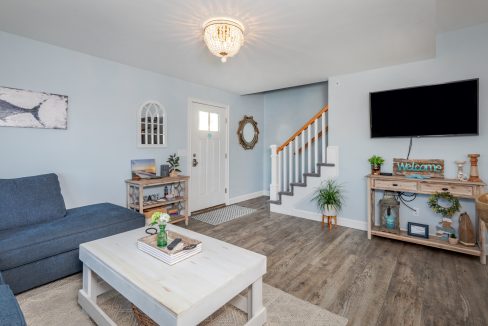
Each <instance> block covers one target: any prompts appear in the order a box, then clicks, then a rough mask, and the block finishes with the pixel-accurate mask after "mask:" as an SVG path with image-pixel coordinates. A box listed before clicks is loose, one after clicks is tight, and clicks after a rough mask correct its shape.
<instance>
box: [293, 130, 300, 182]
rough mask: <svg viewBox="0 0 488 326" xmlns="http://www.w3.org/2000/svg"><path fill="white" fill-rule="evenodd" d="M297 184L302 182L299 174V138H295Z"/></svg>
mask: <svg viewBox="0 0 488 326" xmlns="http://www.w3.org/2000/svg"><path fill="white" fill-rule="evenodd" d="M294 142H295V182H300V178H299V174H298V169H299V168H300V166H299V164H298V162H299V161H298V137H295V140H294Z"/></svg>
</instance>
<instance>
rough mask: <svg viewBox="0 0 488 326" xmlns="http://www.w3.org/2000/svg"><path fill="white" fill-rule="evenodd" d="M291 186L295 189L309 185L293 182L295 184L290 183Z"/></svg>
mask: <svg viewBox="0 0 488 326" xmlns="http://www.w3.org/2000/svg"><path fill="white" fill-rule="evenodd" d="M290 185H292V186H294V187H306V186H307V183H305V182H293V183H290Z"/></svg>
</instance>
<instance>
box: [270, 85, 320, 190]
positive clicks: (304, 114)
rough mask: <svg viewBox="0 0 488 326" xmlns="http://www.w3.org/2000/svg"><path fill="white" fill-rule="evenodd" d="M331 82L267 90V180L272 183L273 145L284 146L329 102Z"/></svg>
mask: <svg viewBox="0 0 488 326" xmlns="http://www.w3.org/2000/svg"><path fill="white" fill-rule="evenodd" d="M327 93H328V85H327V83H326V82H325V83H318V84H311V85H306V86H300V87H293V88H287V89H282V90H278V91H273V92H267V93H265V94H264V151H265V154H264V155H265V156H264V180H263V182H264V183H263V189H267V190H269V185H270V183H271V161H270V155H271V151H270V149H269V146H270V145H273V144H274V145H278V146H280V145H281V144H282V143H283V142H285V141H286V140H287V139H288V138H289V137H290V136H292V135H293V133H295V132H296V131H297V130H298V129H300V128H301V127H302V126H303V125H304V124H305V123H306V122H307V121H308V120H309V119H310V118H311V117H313V116H314V115H315V114H316V113H317V112H319V111H320V109H322V107H323V106H324V105H326V104H327V103H328V96H327Z"/></svg>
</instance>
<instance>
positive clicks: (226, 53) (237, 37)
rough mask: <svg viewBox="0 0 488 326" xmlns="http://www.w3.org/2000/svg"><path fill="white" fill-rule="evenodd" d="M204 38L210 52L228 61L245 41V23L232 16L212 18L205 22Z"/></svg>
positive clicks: (223, 60)
mask: <svg viewBox="0 0 488 326" xmlns="http://www.w3.org/2000/svg"><path fill="white" fill-rule="evenodd" d="M203 39H204V40H205V44H207V47H208V49H209V50H210V52H211V53H212V54H213V55H216V56H217V57H219V58H220V60H221V61H222V62H226V61H227V58H230V57H233V56H234V55H236V54H237V52H239V49H240V48H241V46H242V44H243V43H244V25H242V23H241V22H240V21H238V20H235V19H232V18H227V17H216V18H210V19H209V20H207V21H206V22H204V23H203Z"/></svg>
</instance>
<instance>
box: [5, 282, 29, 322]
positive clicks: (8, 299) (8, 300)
mask: <svg viewBox="0 0 488 326" xmlns="http://www.w3.org/2000/svg"><path fill="white" fill-rule="evenodd" d="M0 325H9V326H26V323H25V319H24V314H23V313H22V310H20V307H19V303H18V302H17V299H15V296H14V294H13V293H12V291H11V290H10V288H9V286H8V285H6V284H4V285H0Z"/></svg>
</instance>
